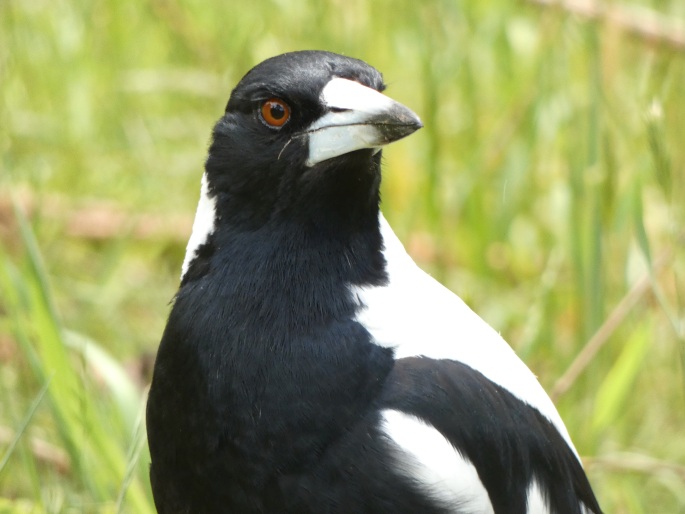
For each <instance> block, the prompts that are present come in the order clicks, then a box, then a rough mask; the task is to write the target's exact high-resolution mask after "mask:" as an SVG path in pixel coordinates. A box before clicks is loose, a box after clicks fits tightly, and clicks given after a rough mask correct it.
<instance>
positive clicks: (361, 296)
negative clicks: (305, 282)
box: [351, 215, 577, 455]
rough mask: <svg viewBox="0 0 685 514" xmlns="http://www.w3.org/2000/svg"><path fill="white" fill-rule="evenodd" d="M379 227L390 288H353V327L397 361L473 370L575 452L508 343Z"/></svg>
mask: <svg viewBox="0 0 685 514" xmlns="http://www.w3.org/2000/svg"><path fill="white" fill-rule="evenodd" d="M379 223H380V227H381V234H382V237H383V241H384V245H385V250H384V256H385V259H386V262H387V268H386V269H387V273H388V276H389V283H388V285H387V286H382V287H359V286H351V291H352V294H353V298H355V299H356V300H357V301H358V303H359V305H360V309H359V311H358V314H357V321H359V322H360V323H361V324H362V325H364V327H365V328H366V329H367V330H368V331H369V333H370V334H371V335H372V337H373V339H374V340H375V342H376V343H377V344H379V345H381V346H386V347H393V348H395V357H396V358H398V359H400V358H403V357H411V356H419V355H423V356H426V357H429V358H433V359H451V360H455V361H459V362H462V363H464V364H467V365H468V366H471V367H472V368H473V369H475V370H477V371H479V372H480V373H482V374H483V375H485V376H486V377H487V378H488V379H490V380H492V381H493V382H495V383H496V384H499V385H500V386H502V387H504V388H505V389H507V390H508V391H509V392H511V393H512V394H514V395H515V396H516V397H517V398H519V399H520V400H522V401H524V402H525V403H527V404H528V405H531V406H532V407H535V408H536V409H538V410H539V411H540V412H541V413H542V414H543V415H544V416H546V417H547V418H548V419H549V420H550V421H551V422H552V423H553V424H554V426H555V427H556V428H557V430H558V431H559V433H560V434H561V435H562V436H563V437H564V439H565V440H566V442H567V443H568V444H569V446H570V447H571V449H572V450H573V451H574V452H575V448H574V447H573V443H572V442H571V439H570V437H569V435H568V432H567V430H566V427H565V426H564V423H563V421H562V420H561V417H560V416H559V414H558V413H557V410H556V408H555V407H554V404H553V403H552V400H550V398H549V396H547V393H545V391H544V389H543V388H542V386H541V385H540V383H539V382H538V380H537V378H535V375H533V373H532V372H531V371H530V370H529V369H528V367H527V366H526V365H525V364H524V363H523V361H521V359H519V357H518V356H517V355H516V353H514V351H513V350H512V348H511V347H510V346H509V345H508V344H507V342H506V341H505V340H504V339H502V337H501V336H500V335H499V334H498V333H497V332H496V331H495V330H493V329H492V327H490V326H489V325H488V324H487V323H486V322H485V321H483V320H482V319H481V318H480V317H479V316H478V315H477V314H476V313H475V312H473V311H472V310H471V309H470V308H469V307H468V306H467V305H466V304H465V303H464V302H463V301H462V300H461V298H459V297H458V296H457V295H455V294H454V293H452V292H451V291H450V290H449V289H447V288H446V287H444V286H443V285H442V284H440V283H439V282H437V281H436V280H435V279H433V278H432V277H431V276H430V275H428V274H427V273H425V272H424V271H423V270H421V269H420V268H419V267H418V266H417V265H416V264H415V263H414V261H413V260H412V259H411V257H410V256H409V255H408V254H407V252H406V251H405V249H404V247H403V246H402V243H401V242H400V241H399V239H397V236H396V235H395V234H394V233H393V231H392V229H391V228H390V225H388V222H387V221H386V220H385V218H384V217H383V216H382V215H380V217H379ZM576 455H577V454H576Z"/></svg>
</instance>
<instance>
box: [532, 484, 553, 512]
mask: <svg viewBox="0 0 685 514" xmlns="http://www.w3.org/2000/svg"><path fill="white" fill-rule="evenodd" d="M527 499H528V500H527V509H526V511H527V512H528V514H552V511H551V510H550V509H549V506H548V505H547V500H545V496H544V495H543V494H542V490H541V489H540V485H539V484H538V482H537V480H533V481H532V482H531V484H530V486H529V487H528V495H527Z"/></svg>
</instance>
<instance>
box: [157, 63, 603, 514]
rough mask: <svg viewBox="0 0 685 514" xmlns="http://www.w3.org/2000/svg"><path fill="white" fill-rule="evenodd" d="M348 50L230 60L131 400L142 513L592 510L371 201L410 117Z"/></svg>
mask: <svg viewBox="0 0 685 514" xmlns="http://www.w3.org/2000/svg"><path fill="white" fill-rule="evenodd" d="M383 90H384V85H383V80H382V77H381V74H380V73H379V72H378V71H377V70H376V69H374V68H372V67H371V66H369V65H368V64H366V63H364V62H362V61H360V60H357V59H352V58H348V57H343V56H341V55H336V54H333V53H329V52H320V51H303V52H293V53H287V54H284V55H280V56H277V57H273V58H271V59H268V60H266V61H264V62H262V63H261V64H259V65H257V66H256V67H254V68H253V69H252V70H250V71H249V72H248V73H247V75H245V77H244V78H243V79H242V80H241V81H240V82H239V83H238V85H237V86H236V87H235V89H234V90H233V92H232V94H231V96H230V99H229V101H228V105H227V106H226V111H225V113H224V115H223V116H222V117H221V119H219V121H218V122H217V124H216V126H215V127H214V131H213V134H212V141H211V145H210V149H209V156H208V158H207V161H206V164H205V172H204V175H203V177H202V187H201V197H200V202H199V206H198V209H197V214H196V218H195V223H194V225H193V231H192V235H191V237H190V241H189V243H188V247H187V251H186V257H185V260H184V262H183V269H182V277H181V284H180V288H179V290H178V293H177V294H176V297H175V299H174V303H173V307H172V310H171V313H170V315H169V319H168V322H167V326H166V329H165V330H164V334H163V336H162V340H161V343H160V347H159V353H158V355H157V359H156V363H155V369H154V377H153V380H152V385H151V388H150V394H149V400H148V405H147V429H148V437H149V445H150V453H151V457H152V464H151V469H150V477H151V483H152V490H153V493H154V499H155V503H156V506H157V509H158V511H159V512H160V513H164V514H166V513H226V512H237V513H243V512H245V513H346V514H347V513H448V512H450V513H456V512H458V513H497V514H500V513H506V514H517V513H532V512H535V513H544V512H548V513H560V514H580V513H589V512H592V513H598V512H600V508H599V506H598V503H597V500H596V499H595V496H594V494H593V492H592V489H591V487H590V484H589V483H588V480H587V478H586V476H585V473H584V471H583V468H582V466H581V463H580V461H579V458H578V455H577V453H576V451H575V449H574V447H573V444H572V443H571V440H570V438H569V435H568V432H567V431H566V428H565V427H564V424H563V422H562V420H561V418H560V417H559V414H558V413H557V411H556V409H555V408H554V405H553V404H552V402H551V400H550V399H549V397H548V396H547V395H546V394H545V392H544V390H543V389H542V387H541V386H540V384H539V383H538V381H537V379H536V378H535V376H534V375H533V374H532V373H531V371H530V370H529V369H528V368H527V367H526V366H525V365H524V364H523V362H522V361H521V360H520V359H519V358H518V357H517V356H516V354H515V353H514V352H513V351H512V349H511V348H510V347H509V346H508V345H507V343H506V342H505V341H504V340H503V339H502V338H501V337H500V336H499V335H498V333H497V332H496V331H495V330H493V329H492V328H491V327H490V326H488V325H487V324H486V323H485V322H484V321H483V320H482V319H481V318H479V317H478V316H477V315H476V314H475V313H474V312H473V311H472V310H470V309H469V307H467V306H466V304H465V303H463V302H462V300H460V299H459V297H457V296H456V295H454V294H453V293H451V292H450V291H449V290H447V289H446V288H444V287H443V286H441V285H440V284H439V283H438V282H436V281H435V280H433V279H432V278H431V277H430V276H429V275H427V274H426V273H424V272H423V271H421V270H420V269H419V268H418V267H417V266H416V265H415V264H414V262H413V261H412V259H411V258H410V257H409V256H408V255H407V253H406V252H405V250H404V248H403V246H402V244H401V243H400V241H399V240H398V239H397V237H396V236H395V234H394V233H393V231H392V230H391V228H390V226H389V225H388V223H387V222H386V221H385V219H384V218H383V216H382V214H381V213H380V210H379V203H380V196H379V186H380V182H381V151H380V148H381V147H383V146H384V145H386V144H388V143H391V142H393V141H396V140H398V139H400V138H403V137H405V136H407V135H409V134H411V133H412V132H414V131H416V130H417V129H419V128H421V126H422V125H421V121H420V120H419V118H418V117H417V116H416V114H414V113H413V112H412V111H410V110H409V109H408V108H406V107H404V106H403V105H401V104H399V103H397V102H395V101H393V100H391V99H390V98H388V97H387V96H385V95H384V94H382V91H383Z"/></svg>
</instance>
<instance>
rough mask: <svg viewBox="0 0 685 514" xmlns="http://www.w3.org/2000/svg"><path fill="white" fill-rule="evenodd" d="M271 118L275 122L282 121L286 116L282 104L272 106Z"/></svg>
mask: <svg viewBox="0 0 685 514" xmlns="http://www.w3.org/2000/svg"><path fill="white" fill-rule="evenodd" d="M270 113H271V117H272V118H273V119H275V120H280V119H281V118H282V117H283V116H285V109H284V108H283V106H282V105H281V104H277V103H275V102H274V103H272V104H271V110H270Z"/></svg>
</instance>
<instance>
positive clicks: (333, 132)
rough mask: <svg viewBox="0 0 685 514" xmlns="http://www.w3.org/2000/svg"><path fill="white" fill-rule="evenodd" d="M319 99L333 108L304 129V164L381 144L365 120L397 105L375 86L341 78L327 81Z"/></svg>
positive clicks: (308, 164) (376, 133) (373, 129)
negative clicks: (306, 149) (306, 146)
mask: <svg viewBox="0 0 685 514" xmlns="http://www.w3.org/2000/svg"><path fill="white" fill-rule="evenodd" d="M321 102H322V104H323V105H325V106H326V107H328V108H329V109H334V110H333V111H331V112H328V113H326V114H324V115H323V116H322V117H321V118H319V119H318V120H316V121H315V122H314V123H312V125H311V126H310V127H309V128H308V129H307V132H308V133H309V157H308V159H307V166H313V165H314V164H317V163H319V162H321V161H325V160H327V159H331V158H333V157H337V156H338V155H343V154H346V153H349V152H353V151H354V150H361V149H362V148H377V147H379V146H382V144H381V143H380V141H379V138H378V130H377V129H376V128H375V127H374V126H373V125H368V124H364V123H365V122H366V121H368V120H369V118H370V117H372V116H374V115H377V114H379V113H382V112H384V111H388V110H389V109H391V108H392V106H393V105H395V104H397V102H395V101H394V100H392V99H391V98H389V97H387V96H385V95H384V94H382V93H379V92H378V91H376V90H375V89H372V88H370V87H366V86H363V85H361V84H360V83H359V82H355V81H353V80H348V79H343V78H340V77H335V78H333V79H331V81H330V82H329V83H328V84H326V86H325V87H324V88H323V91H322V92H321ZM337 110H339V111H337Z"/></svg>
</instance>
